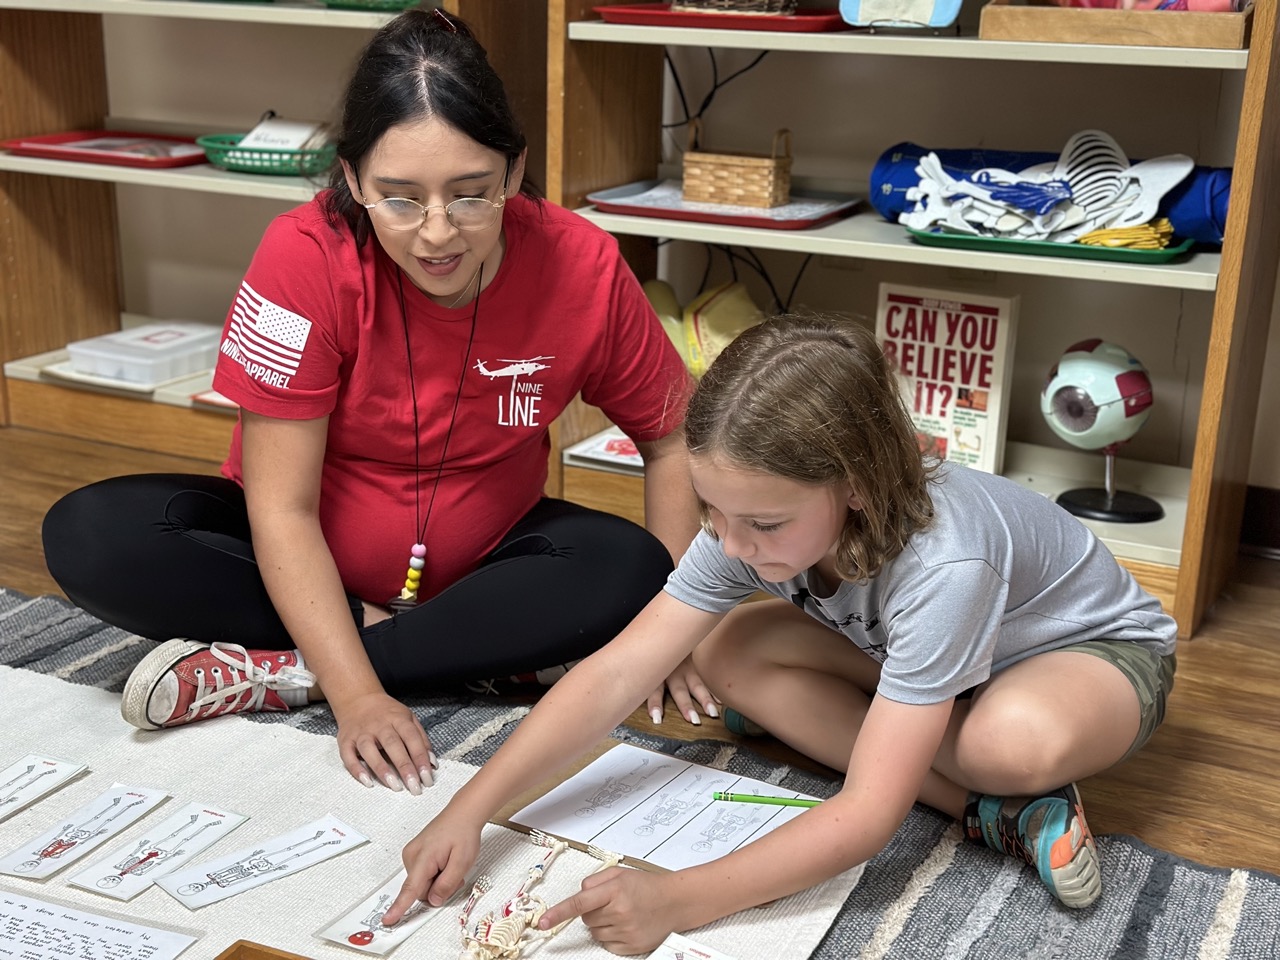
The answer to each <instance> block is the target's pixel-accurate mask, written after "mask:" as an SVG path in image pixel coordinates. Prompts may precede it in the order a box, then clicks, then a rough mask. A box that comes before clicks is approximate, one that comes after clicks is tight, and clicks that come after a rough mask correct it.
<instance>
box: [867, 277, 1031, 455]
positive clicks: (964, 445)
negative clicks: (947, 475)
mask: <svg viewBox="0 0 1280 960" xmlns="http://www.w3.org/2000/svg"><path fill="white" fill-rule="evenodd" d="M1017 312H1018V298H1017V297H992V296H982V295H979V294H975V293H969V292H961V291H951V290H929V289H925V288H922V287H912V286H905V285H902V284H892V283H882V284H880V293H879V297H878V299H877V303H876V339H877V340H879V341H880V345H881V347H883V349H884V352H885V356H886V357H887V358H888V360H889V362H890V364H891V365H892V366H893V367H894V369H895V370H896V371H897V374H898V381H899V384H900V387H901V389H902V398H903V400H904V401H905V402H906V405H907V409H908V410H909V411H910V413H911V419H912V421H913V422H914V423H915V426H916V437H917V439H918V440H919V442H920V449H921V451H923V452H925V453H928V454H931V455H933V456H936V457H937V458H938V459H940V460H953V461H955V462H957V463H962V464H965V465H966V466H970V467H975V468H977V469H979V470H985V471H987V472H988V473H999V472H1000V470H1001V466H1002V461H1003V457H1004V440H1005V431H1006V429H1007V427H1008V420H1009V408H1008V397H1009V387H1010V379H1011V375H1012V372H1013V344H1014V335H1015V332H1016V330H1017Z"/></svg>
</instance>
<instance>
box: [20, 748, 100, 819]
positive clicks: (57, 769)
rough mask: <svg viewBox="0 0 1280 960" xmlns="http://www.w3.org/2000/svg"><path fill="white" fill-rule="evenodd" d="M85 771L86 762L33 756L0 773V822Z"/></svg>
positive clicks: (24, 758) (26, 757)
mask: <svg viewBox="0 0 1280 960" xmlns="http://www.w3.org/2000/svg"><path fill="white" fill-rule="evenodd" d="M84 769H85V765H84V764H83V763H73V762H71V761H70V760H59V759H57V758H56V757H42V756H39V755H38V754H34V753H32V754H28V755H27V756H25V757H23V758H22V759H21V760H19V761H18V762H17V763H14V764H11V765H10V766H7V767H5V768H4V769H3V770H0V822H3V821H5V820H7V819H9V818H10V817H11V816H13V815H14V814H15V813H17V812H18V811H19V810H21V809H22V808H23V807H26V806H29V805H30V804H33V803H35V802H36V801H37V800H39V799H40V798H41V797H43V796H45V795H46V794H50V793H52V792H53V791H54V790H57V789H58V788H59V787H61V786H63V785H64V784H66V783H68V782H69V781H70V780H71V779H72V778H73V777H75V776H77V775H79V774H80V773H81V772H82V771H83V770H84Z"/></svg>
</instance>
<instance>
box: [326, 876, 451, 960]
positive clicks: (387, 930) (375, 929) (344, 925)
mask: <svg viewBox="0 0 1280 960" xmlns="http://www.w3.org/2000/svg"><path fill="white" fill-rule="evenodd" d="M407 876H408V872H407V871H405V870H401V871H400V872H399V873H397V874H396V875H395V876H394V877H392V878H391V879H390V880H388V881H387V882H386V883H384V884H383V885H382V886H380V887H379V888H378V889H377V890H375V891H373V893H371V894H370V895H369V896H367V897H365V899H363V900H361V901H360V902H359V903H357V904H356V905H355V906H354V907H352V908H351V909H350V910H348V911H347V912H346V913H344V914H343V915H342V916H341V917H339V918H338V919H337V920H335V921H333V923H331V924H329V925H328V926H327V927H325V928H324V929H323V930H321V931H320V932H319V933H318V934H316V935H317V936H318V937H321V938H322V939H325V940H332V941H333V942H334V943H340V944H342V945H343V946H344V947H350V948H351V949H353V950H359V951H360V952H361V953H369V954H373V955H375V956H379V957H383V956H386V955H387V954H388V953H390V952H391V951H392V950H393V949H395V948H396V947H397V946H399V945H400V944H402V943H404V941H405V940H407V939H409V937H410V936H411V935H412V934H414V933H417V931H418V929H419V928H420V927H421V926H422V925H423V924H424V923H425V922H426V921H427V919H428V917H430V916H433V915H434V914H436V913H438V912H439V911H435V910H433V909H432V908H431V907H429V906H428V905H427V904H425V903H423V902H422V901H418V902H417V903H415V904H414V905H413V906H412V907H410V908H409V912H408V913H406V914H405V915H404V918H403V919H402V920H401V921H400V922H399V923H397V924H396V925H395V926H394V927H384V926H383V925H382V917H383V914H385V913H386V912H387V908H388V907H390V906H391V904H392V902H393V901H394V900H395V898H396V897H397V896H398V895H399V893H400V888H401V887H402V886H404V881H405V878H406V877H407ZM455 925H456V921H455Z"/></svg>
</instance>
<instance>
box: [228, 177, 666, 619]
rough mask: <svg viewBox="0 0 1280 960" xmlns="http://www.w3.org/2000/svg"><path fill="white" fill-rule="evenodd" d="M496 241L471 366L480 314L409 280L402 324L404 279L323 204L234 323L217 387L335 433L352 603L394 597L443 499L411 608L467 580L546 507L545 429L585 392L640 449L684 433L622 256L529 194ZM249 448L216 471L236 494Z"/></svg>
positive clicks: (339, 550) (658, 332)
mask: <svg viewBox="0 0 1280 960" xmlns="http://www.w3.org/2000/svg"><path fill="white" fill-rule="evenodd" d="M503 225H504V229H505V235H506V244H507V247H506V253H505V255H504V257H503V260H502V264H501V266H500V267H499V269H498V274H497V276H496V277H494V279H493V281H492V282H491V283H490V284H489V285H488V286H487V287H486V288H485V290H484V292H483V293H482V294H481V295H480V304H479V314H478V319H477V322H476V325H475V340H474V343H473V344H472V345H471V349H470V354H469V355H468V354H467V340H468V337H469V336H470V334H471V326H472V324H471V317H472V311H473V308H474V303H468V304H466V305H465V306H462V307H459V308H458V309H456V310H451V309H448V308H446V307H442V306H439V305H438V304H436V303H434V302H433V301H431V300H430V299H429V298H428V297H427V296H426V295H425V294H423V293H422V292H421V291H419V290H418V289H417V288H416V287H414V286H413V285H412V284H411V283H409V282H407V281H406V282H405V283H404V284H403V293H404V306H405V310H406V312H407V317H402V314H401V300H400V290H401V286H400V283H399V282H398V278H399V273H400V270H399V267H397V266H396V265H395V263H394V262H392V261H391V260H390V259H389V258H388V257H387V256H386V254H385V253H384V252H383V250H382V248H381V246H380V245H379V244H378V242H377V239H376V238H375V237H370V239H369V240H368V242H366V243H365V245H364V246H363V248H360V249H357V248H356V245H355V242H354V240H353V238H352V236H351V233H350V231H349V230H348V229H347V228H346V227H345V226H343V227H341V228H339V229H335V228H334V227H333V226H332V225H331V224H330V223H329V222H328V221H327V220H326V219H325V216H324V214H323V212H322V211H321V208H320V205H319V201H318V200H313V201H312V202H311V203H308V204H305V205H304V206H301V207H298V208H297V209H295V210H291V211H290V212H288V213H286V214H283V215H281V216H279V217H277V218H276V219H275V220H274V221H273V222H272V223H271V225H270V226H269V227H268V228H267V231H266V234H265V235H264V237H263V239H262V243H261V244H260V246H259V247H258V250H257V253H256V254H255V255H254V258H253V261H252V263H251V264H250V266H249V270H248V272H247V273H246V274H245V278H244V282H243V283H242V284H241V286H240V290H239V292H238V294H237V296H236V301H235V303H234V304H233V305H232V308H231V311H230V313H229V315H228V317H227V322H226V326H225V328H224V331H223V340H222V346H221V353H220V355H219V358H218V366H217V371H216V374H215V376H214V384H213V385H214V388H215V389H216V390H218V391H219V392H220V393H222V394H224V395H225V396H227V397H229V398H230V399H232V400H234V401H235V402H236V403H238V404H240V405H241V406H242V407H243V408H244V409H245V410H249V411H252V412H253V413H256V414H259V415H262V416H267V417H278V418H282V419H291V420H305V419H313V418H318V417H323V416H326V415H327V416H329V418H330V419H329V435H328V445H327V447H326V450H325V458H324V468H323V475H322V478H321V500H320V523H321V526H322V528H323V530H324V535H325V538H326V540H327V541H328V544H329V548H330V550H331V551H332V552H333V556H334V559H335V560H336V561H337V565H338V571H339V573H340V574H341V576H342V582H343V584H344V585H345V587H346V589H347V590H348V591H350V592H352V593H354V594H355V595H356V596H358V597H361V598H362V599H365V600H368V601H370V602H373V603H385V602H386V601H387V600H389V599H390V598H392V597H394V596H396V595H398V594H399V592H400V588H401V586H402V585H403V582H404V575H405V570H406V569H407V567H408V561H409V550H410V547H412V545H413V544H414V543H417V542H418V541H419V536H420V534H421V530H420V529H419V528H418V527H419V524H420V523H421V522H422V521H423V520H426V519H427V509H428V504H430V503H431V500H432V496H433V494H434V498H435V501H434V504H433V505H432V506H431V508H430V518H429V520H427V528H426V535H425V540H423V541H422V542H424V543H425V544H426V545H427V558H426V569H425V570H424V571H423V582H422V589H421V591H420V593H419V596H420V597H422V598H427V597H431V596H434V595H435V594H437V593H439V592H440V591H441V590H442V589H444V588H445V587H446V586H448V585H449V584H451V583H453V582H454V581H456V580H457V579H458V578H459V577H461V576H463V575H465V574H466V573H468V572H470V571H471V570H473V569H475V567H476V566H477V564H478V563H479V561H480V559H481V558H482V557H484V556H485V555H486V554H488V553H489V552H490V551H491V550H492V549H493V548H494V547H495V546H496V545H497V543H498V541H499V540H500V539H501V538H502V537H503V535H505V534H506V533H507V531H508V530H510V529H511V527H512V526H513V525H514V524H515V523H516V521H517V520H519V519H520V518H521V517H522V516H523V515H524V514H525V513H526V512H527V511H528V510H529V509H530V508H531V507H532V506H533V505H534V504H535V503H536V502H537V500H538V498H539V496H541V493H542V488H543V484H544V483H545V481H546V477H547V456H548V453H549V451H550V438H549V436H548V433H547V428H548V425H549V424H550V423H551V421H552V420H554V419H555V418H556V417H557V416H558V415H559V414H560V412H561V411H562V410H564V408H565V406H566V405H567V404H568V403H569V402H570V401H571V400H572V399H573V398H574V397H575V396H576V395H578V394H579V393H581V394H582V397H583V399H584V400H586V401H587V402H588V403H591V404H593V405H595V406H598V407H600V408H601V409H602V410H603V411H604V413H605V414H607V415H608V417H609V419H610V420H612V421H613V422H614V423H615V424H617V425H618V426H619V427H621V428H622V429H623V430H624V431H626V432H627V433H628V434H629V435H630V436H631V437H632V438H633V439H635V440H640V441H646V440H656V439H658V438H660V437H663V436H666V435H667V434H668V433H669V432H670V431H671V430H672V429H674V428H675V427H676V426H678V425H679V422H680V419H681V417H682V416H683V411H684V403H685V400H686V399H687V396H688V392H689V380H688V376H687V374H686V373H685V370H684V366H683V364H682V362H681V360H680V358H679V356H678V355H677V353H676V351H675V350H674V348H673V347H672V346H671V344H670V342H669V341H668V339H667V337H666V335H665V333H664V332H663V330H662V327H661V325H660V324H659V323H658V320H657V317H656V316H655V314H654V312H653V310H652V309H651V308H650V306H649V303H648V301H647V300H646V299H645V296H644V292H643V291H642V290H641V289H640V285H639V283H638V282H637V281H636V278H635V276H634V275H633V274H632V272H631V270H630V268H629V267H628V266H627V265H626V263H625V261H623V259H622V258H621V256H620V255H619V253H618V246H617V242H616V241H615V240H614V239H613V238H612V237H611V236H610V235H609V234H607V233H605V232H604V231H602V230H600V229H599V228H598V227H595V226H594V225H592V224H590V223H588V222H587V221H586V220H584V219H582V218H581V217H579V216H577V215H576V214H573V213H570V212H568V211H566V210H563V209H561V208H559V207H557V206H554V205H553V204H550V203H542V204H538V203H535V202H534V201H531V200H529V199H528V198H526V197H523V196H516V197H513V198H511V199H509V200H508V201H507V206H506V210H505V212H504V214H503ZM406 322H407V326H408V334H409V341H410V344H411V348H412V357H413V377H412V388H411V385H410V376H409V361H408V357H407V355H406V349H405V326H406ZM464 361H465V362H464ZM460 378H461V381H462V388H461V391H462V392H461V399H460V400H459V403H458V412H457V419H456V423H454V425H453V432H452V436H451V437H450V439H449V442H448V453H447V455H446V457H445V460H444V464H443V468H442V469H441V470H440V474H439V477H440V479H439V483H438V485H437V483H436V474H437V468H438V467H439V465H440V461H441V452H442V450H443V448H444V444H445V435H446V433H447V432H448V431H449V425H450V420H451V412H452V410H453V404H454V397H455V395H456V394H457V391H458V385H459V379H460ZM414 391H416V393H417V404H418V434H419V437H418V441H419V443H420V447H419V451H418V459H419V468H418V469H415V464H414V443H415V438H414V418H413V407H412V400H411V396H412V394H413V392H414ZM240 443H241V436H240V425H239V424H237V425H236V430H235V433H234V435H233V437H232V442H231V451H230V454H229V455H228V458H227V461H226V463H225V464H223V468H222V472H223V473H224V474H225V475H226V476H227V477H229V478H231V479H232V480H235V481H237V482H242V478H241V470H240V455H241V446H240ZM415 483H416V484H417V485H418V487H419V504H420V506H419V507H418V508H417V510H416V511H415V503H414V485H415ZM415 512H416V513H417V514H418V519H415Z"/></svg>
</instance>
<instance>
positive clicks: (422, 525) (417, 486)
mask: <svg viewBox="0 0 1280 960" xmlns="http://www.w3.org/2000/svg"><path fill="white" fill-rule="evenodd" d="M476 280H477V281H478V282H477V283H476V299H475V304H474V306H473V307H472V309H471V332H470V334H469V335H468V336H467V351H466V353H465V354H464V355H463V357H462V372H461V373H460V374H458V389H457V390H456V391H455V392H454V394H453V412H452V413H450V414H449V428H448V430H446V431H445V435H444V444H443V446H442V447H441V449H440V462H439V463H437V464H436V476H435V480H434V481H433V482H432V484H431V497H430V499H429V500H427V511H426V515H425V516H423V513H422V461H421V456H422V436H421V433H420V431H419V424H418V387H417V383H416V382H415V381H414V378H413V348H412V347H411V346H410V345H409V314H408V311H407V310H406V309H405V304H404V273H403V271H399V270H397V272H396V281H397V285H398V289H399V293H400V322H401V324H402V326H403V327H404V353H405V359H406V361H407V362H408V365H409V399H410V402H412V404H413V521H414V530H415V531H416V532H417V534H418V541H417V543H415V544H414V545H413V547H412V549H410V551H409V569H408V572H407V573H405V578H404V587H403V588H402V589H401V590H400V595H399V596H398V597H395V598H394V599H392V600H391V601H390V602H389V603H388V606H389V607H390V608H391V609H393V610H407V609H409V608H411V607H413V606H414V605H416V604H417V602H418V587H419V586H420V585H421V584H422V571H423V569H424V568H425V567H426V565H427V559H426V558H427V545H426V544H427V524H429V523H430V522H431V508H432V507H434V506H435V502H436V491H438V490H439V489H440V474H441V473H443V472H444V462H445V458H446V457H447V456H448V454H449V440H450V438H452V437H453V425H454V424H455V423H456V422H457V420H458V404H459V402H461V400H462V384H463V382H464V381H465V380H466V377H467V369H468V368H469V366H470V364H471V347H472V345H473V344H474V343H475V339H476V318H477V317H478V316H479V315H480V288H481V287H483V286H484V264H483V263H482V264H481V265H480V269H479V270H477V271H476ZM467 286H468V287H470V286H471V284H467Z"/></svg>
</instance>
